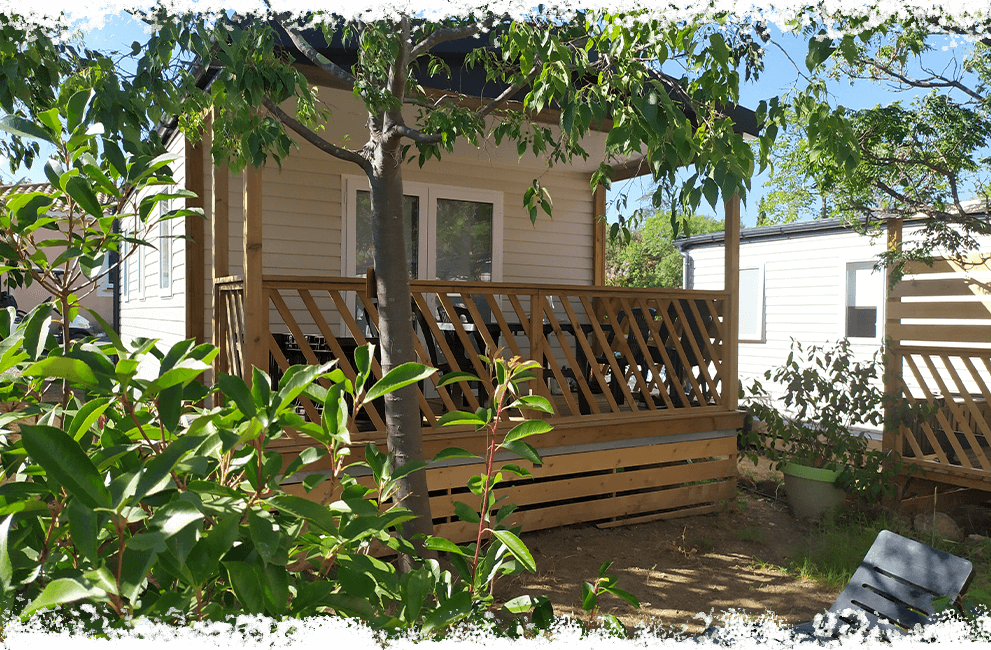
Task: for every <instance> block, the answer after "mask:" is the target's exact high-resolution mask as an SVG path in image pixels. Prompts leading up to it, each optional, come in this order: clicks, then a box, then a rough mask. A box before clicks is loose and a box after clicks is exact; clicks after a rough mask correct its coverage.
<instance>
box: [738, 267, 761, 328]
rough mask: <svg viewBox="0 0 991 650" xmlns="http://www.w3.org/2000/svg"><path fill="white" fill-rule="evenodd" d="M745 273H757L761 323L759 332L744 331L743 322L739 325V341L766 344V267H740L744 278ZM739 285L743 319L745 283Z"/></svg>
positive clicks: (758, 306)
mask: <svg viewBox="0 0 991 650" xmlns="http://www.w3.org/2000/svg"><path fill="white" fill-rule="evenodd" d="M744 271H756V272H757V283H758V287H759V289H758V291H757V313H758V314H760V323H759V324H758V327H757V330H758V331H754V330H748V331H744V329H743V323H742V322H741V323H738V324H737V327H738V330H737V331H738V336H739V338H738V340H739V341H740V342H741V343H764V342H766V336H767V325H766V320H767V318H766V313H765V309H764V307H765V284H764V265H763V264H757V265H753V266H751V265H748V266H741V267H740V274H741V276H742V274H743V272H744ZM739 285H740V293H739V296H738V299H739V300H740V307H741V309H738V311H737V313H738V314H739V316H740V317H742V316H743V310H742V306H743V282H742V281H741V282H740V283H739Z"/></svg>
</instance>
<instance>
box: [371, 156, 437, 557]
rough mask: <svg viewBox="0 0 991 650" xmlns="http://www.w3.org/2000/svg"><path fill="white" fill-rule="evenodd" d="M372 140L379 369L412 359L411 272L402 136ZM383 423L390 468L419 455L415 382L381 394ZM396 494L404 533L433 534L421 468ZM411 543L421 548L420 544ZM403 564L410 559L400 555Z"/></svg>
mask: <svg viewBox="0 0 991 650" xmlns="http://www.w3.org/2000/svg"><path fill="white" fill-rule="evenodd" d="M374 140H376V142H375V150H374V154H373V156H372V165H371V172H370V173H369V174H368V182H369V186H370V189H371V192H370V202H371V213H372V224H373V227H372V233H373V237H374V244H375V253H374V260H375V278H376V291H377V293H378V311H379V325H378V329H379V335H380V337H381V340H380V346H381V350H382V372H383V373H386V372H389V370H390V369H392V368H394V367H396V366H398V365H400V364H402V363H406V362H409V361H416V356H415V351H414V350H415V348H414V345H413V336H414V334H413V326H412V310H411V308H410V286H409V271H408V268H409V267H408V264H407V261H406V246H405V244H404V242H403V179H402V169H401V164H402V153H401V146H400V143H401V139H400V138H399V137H394V138H391V139H388V140H387V139H386V138H384V137H382V136H379V137H378V138H377V139H374ZM385 424H386V431H387V441H388V447H389V451H390V452H391V454H392V459H393V467H400V466H402V465H403V464H405V463H407V462H410V461H413V460H420V459H423V458H424V456H423V439H422V437H421V433H420V407H419V402H418V397H417V387H416V384H413V385H410V386H407V387H405V388H402V389H400V390H397V391H394V392H392V393H389V394H388V395H386V396H385ZM397 498H398V499H399V501H400V503H401V504H402V505H403V506H404V507H406V508H409V509H410V510H412V511H413V512H414V513H416V514H417V518H416V519H414V520H412V521H410V522H407V523H406V524H404V525H403V536H404V537H405V538H406V539H411V538H412V536H413V535H416V534H418V533H423V534H425V535H432V534H433V532H434V529H433V521H432V518H431V515H430V500H429V496H428V494H427V476H426V472H424V471H417V472H413V473H411V474H409V475H407V476H406V477H405V478H403V479H402V480H401V481H400V482H399V491H398V494H397ZM414 544H415V545H416V546H417V548H418V549H419V550H420V551H421V552H422V551H423V548H422V545H421V544H419V543H417V542H415V541H414ZM400 560H401V564H402V565H403V567H402V568H404V569H408V568H409V567H410V558H406V557H401V558H400Z"/></svg>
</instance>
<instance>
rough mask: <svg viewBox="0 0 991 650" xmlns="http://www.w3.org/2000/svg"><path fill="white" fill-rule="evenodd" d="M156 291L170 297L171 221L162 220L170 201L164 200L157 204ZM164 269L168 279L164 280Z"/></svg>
mask: <svg viewBox="0 0 991 650" xmlns="http://www.w3.org/2000/svg"><path fill="white" fill-rule="evenodd" d="M158 206H159V208H158V209H159V212H158V215H159V222H158V291H159V296H161V297H162V298H171V297H172V272H173V270H174V268H173V251H172V241H173V240H172V221H171V220H162V217H164V216H165V215H166V214H168V212H169V210H171V202H170V201H168V200H166V201H162V202H161V203H159V204H158ZM165 269H168V280H167V281H166V276H165Z"/></svg>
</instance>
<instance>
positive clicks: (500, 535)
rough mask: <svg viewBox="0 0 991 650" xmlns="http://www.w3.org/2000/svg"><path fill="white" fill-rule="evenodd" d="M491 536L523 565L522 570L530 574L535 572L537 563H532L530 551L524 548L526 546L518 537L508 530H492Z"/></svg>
mask: <svg viewBox="0 0 991 650" xmlns="http://www.w3.org/2000/svg"><path fill="white" fill-rule="evenodd" d="M492 534H493V535H495V537H496V539H498V540H499V541H500V542H502V543H503V544H505V545H506V548H507V549H509V552H510V553H512V554H513V557H514V558H516V560H517V561H518V562H519V563H520V564H522V565H523V568H524V569H526V570H527V571H529V572H530V573H536V572H537V563H536V562H534V561H533V555H531V554H530V549H528V548H527V547H526V544H524V543H523V542H522V541H521V540H520V538H519V537H517V536H516V535H514V534H513V533H511V532H510V531H508V530H493V531H492Z"/></svg>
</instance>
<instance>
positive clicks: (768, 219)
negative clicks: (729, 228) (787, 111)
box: [756, 115, 839, 226]
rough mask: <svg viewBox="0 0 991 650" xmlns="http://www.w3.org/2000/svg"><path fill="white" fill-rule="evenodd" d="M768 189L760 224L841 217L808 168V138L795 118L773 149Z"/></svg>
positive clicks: (760, 208) (760, 205) (761, 203)
mask: <svg viewBox="0 0 991 650" xmlns="http://www.w3.org/2000/svg"><path fill="white" fill-rule="evenodd" d="M769 169H770V173H769V175H768V179H767V182H766V183H765V184H764V188H765V190H767V191H766V192H765V194H764V196H762V197H761V198H760V201H759V202H758V204H757V210H758V211H757V222H756V225H757V226H770V225H774V224H782V223H792V222H795V221H804V220H807V219H829V218H833V217H837V216H839V214H838V211H837V209H836V207H835V205H834V202H833V200H832V197H831V196H830V195H829V193H828V192H827V191H826V190H825V189H824V188H822V187H821V186H820V185H819V184H818V183H817V180H816V178H815V176H814V175H813V174H812V173H811V170H810V167H809V144H808V139H807V137H806V135H805V132H804V130H802V129H801V128H800V127H799V126H798V125H797V124H796V123H795V120H794V117H793V115H792V119H791V120H790V124H789V129H788V130H787V131H786V132H784V133H783V134H781V135H779V136H778V137H777V139H776V141H775V143H774V149H772V151H771V164H770V166H769Z"/></svg>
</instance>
